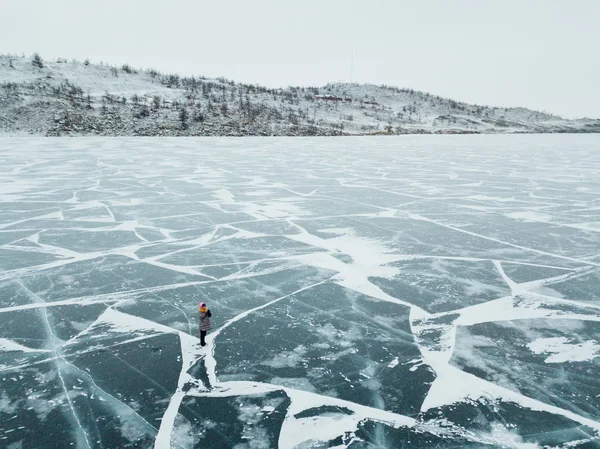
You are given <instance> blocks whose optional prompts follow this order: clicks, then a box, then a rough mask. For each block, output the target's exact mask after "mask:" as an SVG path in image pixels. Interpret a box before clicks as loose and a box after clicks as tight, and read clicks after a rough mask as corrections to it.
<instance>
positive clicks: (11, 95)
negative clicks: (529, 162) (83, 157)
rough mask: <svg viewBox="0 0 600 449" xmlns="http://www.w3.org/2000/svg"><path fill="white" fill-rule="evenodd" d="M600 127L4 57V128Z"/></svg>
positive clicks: (407, 95) (380, 130)
mask: <svg viewBox="0 0 600 449" xmlns="http://www.w3.org/2000/svg"><path fill="white" fill-rule="evenodd" d="M520 132H522V133H552V132H600V120H593V119H581V120H565V119H562V118H560V117H557V116H555V115H550V114H546V113H541V112H536V111H532V110H528V109H524V108H510V109H506V108H491V107H486V106H478V105H470V104H466V103H460V102H457V101H454V100H450V99H446V98H441V97H437V96H434V95H430V94H427V93H423V92H417V91H414V90H410V89H399V88H395V87H388V86H374V85H359V84H329V85H327V86H324V87H315V88H312V87H289V88H285V89H268V88H265V87H261V86H256V85H246V84H239V83H236V82H234V81H229V80H226V79H223V78H219V79H207V78H202V77H200V78H194V77H192V78H188V77H180V76H178V75H166V74H162V73H159V72H157V71H155V70H136V69H133V68H132V67H130V66H127V65H125V66H122V67H114V66H109V65H98V64H91V63H89V62H88V61H85V62H78V61H71V62H68V61H66V60H64V59H59V60H56V61H43V60H42V59H41V58H40V59H39V60H38V59H35V58H26V57H16V56H0V133H2V134H10V135H22V134H28V135H29V134H34V135H48V136H58V135H109V136H117V135H144V136H146V135H150V136H154V135H169V136H170V135H209V136H214V135H231V136H236V135H261V136H266V135H291V136H296V135H340V134H356V135H364V134H408V133H448V134H452V133H520Z"/></svg>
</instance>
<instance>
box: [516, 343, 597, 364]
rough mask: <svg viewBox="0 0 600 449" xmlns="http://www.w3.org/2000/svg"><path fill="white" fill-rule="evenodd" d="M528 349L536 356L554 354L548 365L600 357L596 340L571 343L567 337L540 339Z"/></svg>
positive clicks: (547, 359) (547, 360)
mask: <svg viewBox="0 0 600 449" xmlns="http://www.w3.org/2000/svg"><path fill="white" fill-rule="evenodd" d="M527 347H528V348H529V349H530V350H531V352H533V353H535V354H552V355H550V356H549V357H548V358H546V360H545V362H546V363H564V362H584V361H587V360H593V359H595V358H596V357H600V344H598V342H597V341H595V340H586V341H584V342H583V343H569V340H568V339H567V338H566V337H555V338H538V339H537V340H535V341H533V342H531V343H529V344H528V345H527Z"/></svg>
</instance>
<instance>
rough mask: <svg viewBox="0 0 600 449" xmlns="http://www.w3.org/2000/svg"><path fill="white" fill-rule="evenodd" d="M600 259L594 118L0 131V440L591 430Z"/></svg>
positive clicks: (114, 441) (100, 444)
mask: <svg viewBox="0 0 600 449" xmlns="http://www.w3.org/2000/svg"><path fill="white" fill-rule="evenodd" d="M599 281H600V139H599V138H598V137H596V136H567V135H559V136H556V135H546V136H460V137H458V136H456V137H454V136H444V137H439V136H420V137H408V136H407V137H402V138H378V139H374V138H371V139H368V138H351V139H346V138H335V139H327V138H319V139H312V138H299V139H294V138H287V139H184V138H180V139H134V138H124V139H123V138H119V139H102V138H81V139H80V138H72V139H6V138H4V139H0V385H1V388H0V447H3V448H4V447H6V448H11V449H17V448H26V447H35V448H62V447H65V448H67V447H75V448H117V447H118V448H152V447H155V448H171V447H172V448H226V447H231V448H233V447H235V448H276V447H279V448H289V449H293V448H308V447H314V448H317V447H338V448H342V447H347V448H355V449H356V448H397V447H409V446H410V447H439V448H463V447H469V448H470V447H473V448H483V447H485V448H492V447H511V448H536V447H561V448H567V447H569V448H572V447H590V448H591V447H600V442H599V432H600V406H599V401H600V380H599V374H600V338H599V337H598V336H599V335H600V294H599V291H600V289H599V287H598V285H599ZM201 301H204V302H207V303H208V304H209V307H210V308H211V310H212V312H213V319H212V321H213V330H212V331H211V333H209V335H208V345H207V346H206V347H205V348H201V347H200V346H199V344H198V322H197V306H198V303H199V302H201Z"/></svg>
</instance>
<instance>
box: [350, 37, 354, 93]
mask: <svg viewBox="0 0 600 449" xmlns="http://www.w3.org/2000/svg"><path fill="white" fill-rule="evenodd" d="M352 72H354V44H352V59H351V62H350V84H352V74H353V73H352Z"/></svg>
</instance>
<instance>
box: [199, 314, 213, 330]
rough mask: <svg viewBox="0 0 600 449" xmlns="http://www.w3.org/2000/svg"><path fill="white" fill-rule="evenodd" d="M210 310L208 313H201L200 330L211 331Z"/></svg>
mask: <svg viewBox="0 0 600 449" xmlns="http://www.w3.org/2000/svg"><path fill="white" fill-rule="evenodd" d="M211 316H212V315H211V313H210V309H209V310H207V311H206V312H204V313H202V312H200V330H201V331H207V330H210V329H211V325H210V317H211Z"/></svg>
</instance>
